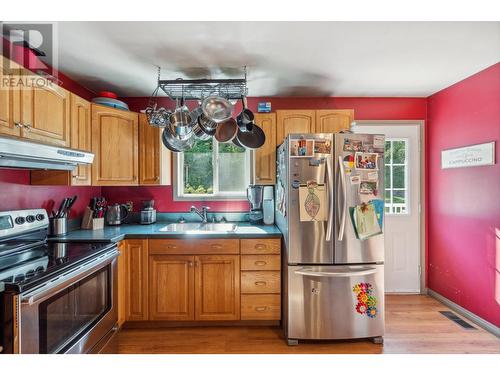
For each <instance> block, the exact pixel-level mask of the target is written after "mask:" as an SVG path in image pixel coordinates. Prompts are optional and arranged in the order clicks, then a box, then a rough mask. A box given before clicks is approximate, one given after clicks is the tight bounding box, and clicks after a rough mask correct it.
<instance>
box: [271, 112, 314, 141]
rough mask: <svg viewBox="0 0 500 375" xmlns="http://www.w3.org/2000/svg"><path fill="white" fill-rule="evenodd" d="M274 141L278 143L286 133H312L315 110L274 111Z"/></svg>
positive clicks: (283, 138)
mask: <svg viewBox="0 0 500 375" xmlns="http://www.w3.org/2000/svg"><path fill="white" fill-rule="evenodd" d="M276 119H277V125H276V126H277V128H276V143H277V145H280V144H281V143H283V141H284V140H285V138H286V136H287V135H288V134H293V133H314V131H315V122H316V111H314V110H302V109H296V110H279V111H276Z"/></svg>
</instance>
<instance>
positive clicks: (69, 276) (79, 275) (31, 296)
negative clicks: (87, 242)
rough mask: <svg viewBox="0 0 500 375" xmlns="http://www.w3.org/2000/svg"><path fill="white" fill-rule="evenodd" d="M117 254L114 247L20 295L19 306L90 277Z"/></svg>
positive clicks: (48, 295)
mask: <svg viewBox="0 0 500 375" xmlns="http://www.w3.org/2000/svg"><path fill="white" fill-rule="evenodd" d="M119 254H120V252H119V251H118V248H116V247H115V248H113V249H112V250H111V251H107V252H105V253H104V254H102V255H100V256H98V257H97V258H95V259H93V260H91V261H89V262H87V263H83V264H81V265H80V266H78V267H77V268H76V269H72V270H71V271H69V272H67V273H64V274H62V275H60V276H58V277H55V278H54V279H52V280H49V281H47V282H46V283H45V284H43V285H41V286H40V287H38V288H37V289H35V290H33V291H31V292H29V293H27V294H24V295H21V304H23V305H26V304H27V305H34V304H35V303H38V302H40V301H41V300H44V299H47V298H49V297H51V296H53V295H55V294H56V293H58V292H59V291H60V290H62V289H64V288H66V287H68V286H70V285H71V284H74V283H76V282H78V281H80V280H82V279H84V278H85V277H87V276H88V275H91V274H92V273H94V272H95V271H97V270H99V269H101V268H103V267H104V266H107V265H108V264H110V263H111V262H113V260H114V259H115V258H116V257H118V255H119Z"/></svg>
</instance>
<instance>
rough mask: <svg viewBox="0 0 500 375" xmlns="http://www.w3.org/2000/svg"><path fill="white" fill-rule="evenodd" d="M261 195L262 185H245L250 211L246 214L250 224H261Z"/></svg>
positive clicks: (262, 193) (262, 192)
mask: <svg viewBox="0 0 500 375" xmlns="http://www.w3.org/2000/svg"><path fill="white" fill-rule="evenodd" d="M263 195H264V186H263V185H250V186H248V187H247V199H248V201H249V202H250V212H249V213H248V216H249V219H250V223H252V224H262V219H263V217H264V215H263V212H262V199H263Z"/></svg>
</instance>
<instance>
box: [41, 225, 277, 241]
mask: <svg viewBox="0 0 500 375" xmlns="http://www.w3.org/2000/svg"><path fill="white" fill-rule="evenodd" d="M167 224H170V223H155V224H150V225H140V224H122V225H118V226H105V227H104V229H99V230H85V229H78V230H75V231H72V232H69V233H68V234H66V235H65V236H61V237H52V238H49V241H50V240H54V241H61V242H64V241H68V242H118V241H121V240H123V239H125V238H266V237H267V238H273V237H274V238H279V237H281V232H280V231H279V229H278V228H277V227H276V226H275V225H252V224H249V223H235V224H237V225H238V228H237V229H236V231H235V232H230V233H197V234H192V233H190V234H186V233H179V232H160V231H159V230H160V228H162V227H164V226H166V225H167Z"/></svg>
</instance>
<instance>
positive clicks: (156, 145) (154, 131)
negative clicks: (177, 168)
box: [139, 113, 171, 185]
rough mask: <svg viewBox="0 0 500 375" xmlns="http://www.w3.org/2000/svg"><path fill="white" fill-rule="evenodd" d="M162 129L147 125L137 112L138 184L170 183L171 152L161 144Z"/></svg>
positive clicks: (143, 116) (141, 115)
mask: <svg viewBox="0 0 500 375" xmlns="http://www.w3.org/2000/svg"><path fill="white" fill-rule="evenodd" d="M161 135H162V129H160V128H155V127H153V126H151V125H149V123H148V120H147V118H146V115H145V114H143V113H140V114H139V184H140V185H170V184H171V161H170V160H171V152H170V151H169V150H168V149H167V148H166V147H165V146H163V142H162V140H161Z"/></svg>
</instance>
